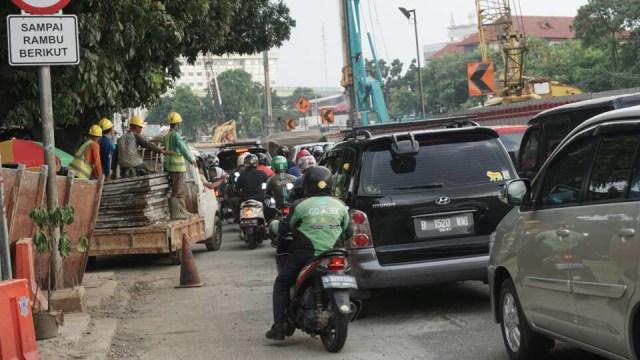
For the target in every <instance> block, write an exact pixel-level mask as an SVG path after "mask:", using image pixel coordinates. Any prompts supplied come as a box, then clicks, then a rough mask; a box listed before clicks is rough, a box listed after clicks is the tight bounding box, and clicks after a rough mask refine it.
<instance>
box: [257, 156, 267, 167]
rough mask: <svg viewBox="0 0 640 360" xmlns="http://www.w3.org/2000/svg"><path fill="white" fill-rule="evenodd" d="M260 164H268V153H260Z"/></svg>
mask: <svg viewBox="0 0 640 360" xmlns="http://www.w3.org/2000/svg"><path fill="white" fill-rule="evenodd" d="M258 164H262V165H267V155H265V154H263V153H258Z"/></svg>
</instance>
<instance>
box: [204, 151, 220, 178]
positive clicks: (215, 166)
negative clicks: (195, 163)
mask: <svg viewBox="0 0 640 360" xmlns="http://www.w3.org/2000/svg"><path fill="white" fill-rule="evenodd" d="M205 168H206V170H207V171H206V172H207V175H208V176H209V181H211V182H213V181H216V180H218V179H220V178H221V177H222V175H223V174H225V172H224V170H222V168H221V167H220V159H218V157H217V156H216V155H214V154H209V155H207V162H206V165H205Z"/></svg>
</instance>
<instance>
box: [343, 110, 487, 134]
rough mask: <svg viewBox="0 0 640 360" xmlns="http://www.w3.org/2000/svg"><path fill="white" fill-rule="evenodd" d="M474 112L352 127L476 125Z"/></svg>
mask: <svg viewBox="0 0 640 360" xmlns="http://www.w3.org/2000/svg"><path fill="white" fill-rule="evenodd" d="M475 117H476V115H475V114H471V115H458V116H448V117H442V118H434V119H425V120H415V121H406V122H388V123H383V124H375V125H363V126H355V127H353V131H355V130H367V131H374V130H375V131H376V132H378V131H380V130H383V131H384V130H393V129H394V128H402V129H403V131H404V130H405V129H408V128H414V127H415V128H424V127H425V126H436V125H440V124H447V123H462V124H465V125H466V126H478V124H477V123H476V122H474V121H472V120H471V119H473V118H475ZM452 127H461V126H455V125H454V126H452Z"/></svg>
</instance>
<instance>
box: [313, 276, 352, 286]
mask: <svg viewBox="0 0 640 360" xmlns="http://www.w3.org/2000/svg"><path fill="white" fill-rule="evenodd" d="M322 287H324V288H325V289H357V288H358V283H357V282H356V278H355V277H353V276H351V275H325V276H323V277H322Z"/></svg>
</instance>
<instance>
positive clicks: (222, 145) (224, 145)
mask: <svg viewBox="0 0 640 360" xmlns="http://www.w3.org/2000/svg"><path fill="white" fill-rule="evenodd" d="M260 144H261V143H260V140H253V141H240V142H233V143H224V144H221V145H220V146H219V147H220V148H229V147H238V146H249V145H256V146H259V145H260Z"/></svg>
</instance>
